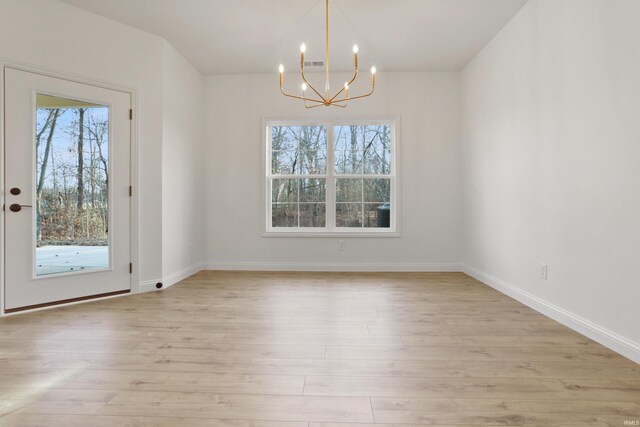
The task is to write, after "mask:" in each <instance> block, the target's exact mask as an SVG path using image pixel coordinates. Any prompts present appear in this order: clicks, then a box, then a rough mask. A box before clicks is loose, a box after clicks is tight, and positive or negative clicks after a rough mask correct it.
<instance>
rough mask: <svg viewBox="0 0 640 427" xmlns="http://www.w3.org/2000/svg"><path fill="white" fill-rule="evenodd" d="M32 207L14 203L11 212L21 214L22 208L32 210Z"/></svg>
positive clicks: (10, 208) (10, 207)
mask: <svg viewBox="0 0 640 427" xmlns="http://www.w3.org/2000/svg"><path fill="white" fill-rule="evenodd" d="M30 207H31V205H19V204H17V203H14V204H12V205H11V206H9V210H10V211H11V212H20V211H21V210H22V208H30Z"/></svg>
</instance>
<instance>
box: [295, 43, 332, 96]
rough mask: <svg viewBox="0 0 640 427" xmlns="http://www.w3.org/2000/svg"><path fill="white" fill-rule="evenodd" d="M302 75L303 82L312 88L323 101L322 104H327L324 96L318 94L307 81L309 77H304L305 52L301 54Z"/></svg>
mask: <svg viewBox="0 0 640 427" xmlns="http://www.w3.org/2000/svg"><path fill="white" fill-rule="evenodd" d="M300 74H301V75H302V81H303V82H305V84H306V85H307V86H308V87H310V88H311V90H312V91H314V92H315V93H316V95H318V96H319V97H320V99H322V102H327V100H326V99H325V97H324V96H322V95H321V94H320V92H318V90H317V89H316V88H315V87H314V86H313V85H312V84H311V83H309V81H308V80H307V76H305V75H304V52H303V53H301V54H300Z"/></svg>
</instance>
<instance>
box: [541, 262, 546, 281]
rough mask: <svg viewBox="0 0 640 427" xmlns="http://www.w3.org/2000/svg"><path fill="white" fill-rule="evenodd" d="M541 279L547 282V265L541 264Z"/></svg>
mask: <svg viewBox="0 0 640 427" xmlns="http://www.w3.org/2000/svg"><path fill="white" fill-rule="evenodd" d="M540 278H541V279H542V280H547V264H540Z"/></svg>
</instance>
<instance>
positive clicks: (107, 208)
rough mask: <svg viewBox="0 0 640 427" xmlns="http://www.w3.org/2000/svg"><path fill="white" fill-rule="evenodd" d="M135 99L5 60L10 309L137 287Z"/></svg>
mask: <svg viewBox="0 0 640 427" xmlns="http://www.w3.org/2000/svg"><path fill="white" fill-rule="evenodd" d="M130 108H131V95H130V94H128V93H125V92H120V91H116V90H110V89H105V88H101V87H96V86H92V85H88V84H83V83H77V82H73V81H70V80H64V79H59V78H54V77H49V76H45V75H41V74H37V73H32V72H26V71H20V70H16V69H12V68H5V165H4V166H5V189H4V211H3V214H4V220H5V221H4V224H5V230H4V235H5V251H4V255H5V298H4V301H5V312H8V313H10V312H14V311H20V310H25V309H29V308H36V307H41V306H45V305H50V304H55V303H64V302H70V301H76V300H80V299H84V298H90V297H92V296H106V295H115V294H117V293H125V292H128V291H129V290H130V288H131V284H130V281H131V279H130V277H131V276H130V247H131V245H130V238H131V236H130V234H131V232H130V209H131V207H130V146H131V121H130Z"/></svg>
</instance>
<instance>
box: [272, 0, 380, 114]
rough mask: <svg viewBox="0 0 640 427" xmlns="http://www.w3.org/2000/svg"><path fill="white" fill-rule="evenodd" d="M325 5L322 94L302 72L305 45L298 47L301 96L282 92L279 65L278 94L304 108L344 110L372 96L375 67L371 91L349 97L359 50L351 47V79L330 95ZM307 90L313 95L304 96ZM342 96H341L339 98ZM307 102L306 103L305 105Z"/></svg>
mask: <svg viewBox="0 0 640 427" xmlns="http://www.w3.org/2000/svg"><path fill="white" fill-rule="evenodd" d="M325 5H326V23H325V36H326V37H325V61H324V66H325V83H324V94H322V93H320V91H319V90H318V89H316V88H315V87H314V86H313V85H312V84H311V83H309V81H308V80H307V77H306V76H305V70H304V55H305V52H306V51H307V45H306V44H304V43H302V44H301V45H300V74H301V76H302V81H303V82H304V83H303V84H302V86H301V88H302V96H298V95H294V94H292V93H287V92H286V91H285V90H284V66H283V65H282V64H280V67H279V68H278V69H279V71H280V92H282V94H283V95H284V96H287V97H289V98H294V99H299V100H302V101H304V102H303V104H304V106H305V108H316V107H322V106H324V107H340V108H345V107H346V106H347V103H348V102H349V101H351V100H352V99H360V98H366V97H367V96H371V95H373V92H374V90H375V88H376V84H375V83H376V77H375V74H376V67H371V90H370V91H369V92H367V93H365V94H362V95H358V96H350V95H349V86H350V85H351V84H352V83H353V82H354V81H355V80H356V78H357V77H358V52H359V48H358V45H357V44H354V45H353V49H352V50H353V62H354V71H353V77H352V78H351V80H349V81H347V82H346V83H345V84H344V86H343V87H342V88H341V89H340V90H339V91H337V93H335V94H334V95H333V96H332V95H331V87H330V85H329V81H330V75H329V0H326V1H325ZM307 89H311V91H312V92H313V93H311V94H310V95H311V96H310V97H307V96H306V91H307ZM341 95H342V96H341ZM307 101H308V103H307Z"/></svg>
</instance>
